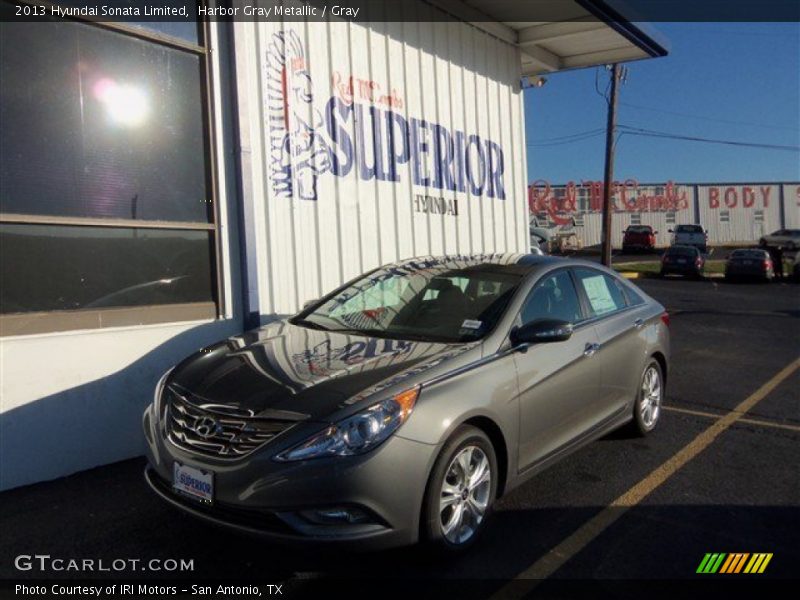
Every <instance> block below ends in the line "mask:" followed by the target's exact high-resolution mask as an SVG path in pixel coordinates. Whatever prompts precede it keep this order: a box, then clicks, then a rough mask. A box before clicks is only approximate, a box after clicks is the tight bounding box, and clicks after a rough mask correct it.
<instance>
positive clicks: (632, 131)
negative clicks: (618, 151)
mask: <svg viewBox="0 0 800 600" xmlns="http://www.w3.org/2000/svg"><path fill="white" fill-rule="evenodd" d="M618 127H619V128H620V129H622V130H623V133H627V134H629V135H640V136H645V137H658V138H667V139H673V140H683V141H688V142H703V143H707V144H724V145H727V146H740V147H746V148H762V149H767V150H784V151H788V152H800V146H784V145H780V144H762V143H758V142H743V141H740V140H723V139H716V138H704V137H697V136H690V135H680V134H675V133H669V132H667V131H655V130H652V129H643V128H641V127H631V126H629V125H619V126H618Z"/></svg>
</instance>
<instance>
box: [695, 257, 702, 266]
mask: <svg viewBox="0 0 800 600" xmlns="http://www.w3.org/2000/svg"><path fill="white" fill-rule="evenodd" d="M694 264H696V265H697V266H698V267H702V266H703V259H702V258H700V257H699V256H698V257H697V260H695V261H694Z"/></svg>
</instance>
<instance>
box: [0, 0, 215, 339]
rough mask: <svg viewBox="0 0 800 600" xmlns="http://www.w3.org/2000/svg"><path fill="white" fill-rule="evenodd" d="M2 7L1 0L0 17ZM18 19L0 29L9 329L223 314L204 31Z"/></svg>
mask: <svg viewBox="0 0 800 600" xmlns="http://www.w3.org/2000/svg"><path fill="white" fill-rule="evenodd" d="M11 10H13V6H12V5H10V4H7V3H6V2H2V3H0V17H5V16H6V13H8V12H9V11H11ZM12 20H13V19H2V23H0V68H1V69H2V71H1V72H2V78H3V86H2V92H1V95H0V122H2V124H3V125H2V136H0V155H2V157H3V160H2V162H0V246H2V252H1V253H0V278H2V281H3V286H2V291H0V325H1V326H2V333H3V334H4V335H9V334H22V333H35V332H42V331H57V330H66V329H73V328H75V327H80V328H86V327H93V326H94V327H102V326H105V325H106V324H108V323H109V322H113V323H114V324H125V318H124V314H126V313H127V314H128V316H129V317H130V324H134V323H142V322H159V321H162V322H163V321H174V320H186V319H188V318H198V317H200V316H203V317H205V318H213V317H214V316H216V315H217V314H218V302H217V301H218V296H219V294H218V287H217V281H218V273H217V267H216V264H217V263H216V255H217V244H218V241H217V226H216V221H217V219H216V210H215V202H214V191H213V189H212V188H213V186H212V181H213V179H212V178H211V168H212V162H213V159H212V156H211V148H210V146H211V143H210V139H209V132H210V121H209V118H210V117H209V114H210V113H209V102H208V99H207V96H206V89H207V86H206V82H207V79H208V74H207V68H208V65H207V58H206V56H207V48H206V45H205V43H204V41H203V40H204V39H205V38H206V35H205V30H204V28H202V27H200V28H198V27H196V26H194V25H192V26H191V27H187V26H186V25H185V24H180V26H179V24H170V23H167V24H156V26H157V27H159V26H160V25H166V26H168V30H166V31H161V30H159V31H155V32H153V31H151V26H152V25H148V24H143V25H117V26H114V25H109V24H102V23H88V22H80V21H74V20H57V19H52V20H51V21H50V22H36V23H12V22H11V21H12ZM175 27H178V29H176V30H175V31H172V30H171V29H170V28H173V29H174V28H175ZM160 29H161V28H160ZM192 30H194V35H193V34H192ZM159 307H165V310H163V311H160V310H159ZM109 309H114V310H115V318H114V319H112V320H109V319H108V318H103V315H102V313H103V311H108V310H109ZM120 309H122V310H120ZM74 311H83V312H82V314H75V312H74ZM86 311H88V312H91V313H92V314H91V315H89V314H83V313H86ZM182 311H183V312H182ZM121 315H122V316H121ZM184 315H185V316H184Z"/></svg>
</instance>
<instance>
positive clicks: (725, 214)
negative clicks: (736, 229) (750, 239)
mask: <svg viewBox="0 0 800 600" xmlns="http://www.w3.org/2000/svg"><path fill="white" fill-rule="evenodd" d="M719 222H720V223H730V222H731V213H730V211H728V210H721V211H719Z"/></svg>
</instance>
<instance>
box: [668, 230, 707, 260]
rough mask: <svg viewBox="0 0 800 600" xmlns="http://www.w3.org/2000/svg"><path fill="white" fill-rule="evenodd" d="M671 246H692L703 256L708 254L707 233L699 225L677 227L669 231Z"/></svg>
mask: <svg viewBox="0 0 800 600" xmlns="http://www.w3.org/2000/svg"><path fill="white" fill-rule="evenodd" d="M669 232H670V233H671V234H672V240H671V245H672V246H694V247H695V248H697V249H698V250H700V252H702V253H703V254H707V253H708V233H707V232H706V230H705V229H703V227H702V226H700V225H678V226H676V227H675V229H670V230H669Z"/></svg>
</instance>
